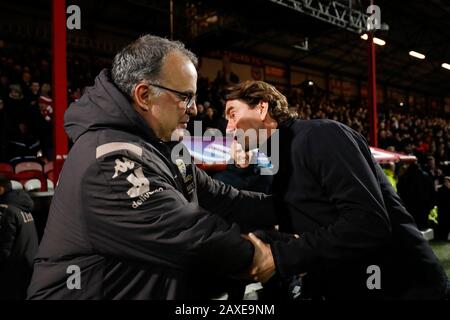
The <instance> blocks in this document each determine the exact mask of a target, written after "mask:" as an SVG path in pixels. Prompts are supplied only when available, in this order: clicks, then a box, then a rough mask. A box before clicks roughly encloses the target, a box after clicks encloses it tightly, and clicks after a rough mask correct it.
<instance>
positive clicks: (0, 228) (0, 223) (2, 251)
mask: <svg viewBox="0 0 450 320" xmlns="http://www.w3.org/2000/svg"><path fill="white" fill-rule="evenodd" d="M0 215H1V216H0V263H4V262H5V261H7V260H8V258H9V257H10V256H11V252H12V249H13V245H14V242H15V241H16V233H17V222H16V220H15V215H14V214H13V212H12V211H11V208H8V207H7V206H5V207H4V208H0Z"/></svg>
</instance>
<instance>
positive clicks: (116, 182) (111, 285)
mask: <svg viewBox="0 0 450 320" xmlns="http://www.w3.org/2000/svg"><path fill="white" fill-rule="evenodd" d="M65 128H66V131H67V133H68V135H69V137H70V138H71V139H72V140H73V141H74V146H73V148H72V149H71V151H70V154H69V156H68V158H67V160H66V162H65V164H64V168H63V170H62V173H61V176H60V179H59V184H58V187H57V189H56V191H55V195H54V197H53V200H52V204H51V208H50V213H49V218H48V222H47V226H46V229H45V234H44V237H43V239H42V242H41V245H40V247H39V252H38V254H37V257H36V259H35V265H34V273H33V278H32V281H31V285H30V287H29V290H28V296H29V298H31V299H192V298H197V297H201V296H202V294H204V292H201V290H202V289H201V286H200V285H199V281H201V280H203V281H210V278H209V277H208V274H214V275H219V276H220V275H221V276H225V275H233V274H238V273H241V272H244V271H246V270H247V268H248V267H249V266H250V264H251V262H252V258H253V246H252V245H251V243H250V242H248V241H247V240H244V238H243V237H242V236H241V230H240V228H239V227H238V226H237V225H236V224H231V222H233V221H236V222H239V223H240V224H241V225H242V226H243V227H248V228H250V227H252V226H255V227H257V226H262V227H264V226H268V225H273V224H274V223H275V221H274V217H273V215H271V213H272V212H273V211H272V210H271V208H272V200H271V198H270V197H268V196H265V195H263V194H259V193H250V192H240V191H238V190H236V189H233V188H232V187H229V186H225V185H224V184H222V183H220V182H218V181H214V180H212V179H211V178H209V177H208V176H207V175H206V174H205V173H204V172H203V171H201V170H199V169H197V168H196V167H195V166H192V165H190V164H189V163H188V160H189V159H190V157H189V155H188V154H185V155H187V156H188V157H187V159H185V160H184V161H181V160H182V159H180V158H179V157H178V153H176V154H177V156H176V157H177V159H176V164H174V163H173V162H172V161H171V152H172V150H174V149H175V148H181V149H182V144H179V143H168V144H166V143H163V142H162V141H160V140H158V139H156V138H155V136H154V134H153V133H152V131H151V130H150V128H149V127H148V126H147V125H146V123H145V122H144V120H143V119H142V118H141V117H140V116H139V114H138V113H137V112H136V111H135V110H134V108H133V107H132V106H131V105H130V103H129V101H128V100H127V99H126V98H125V96H123V94H122V93H121V92H120V91H119V90H118V89H117V88H116V87H115V86H114V84H113V83H112V82H111V80H110V76H109V72H107V71H106V70H105V71H103V72H102V73H101V74H100V75H99V76H98V77H97V79H96V83H95V85H94V87H91V88H89V89H87V91H86V93H85V95H84V96H83V97H82V98H81V99H80V100H79V101H78V102H76V103H74V104H72V106H71V107H70V108H69V110H68V111H67V113H66V116H65ZM184 152H186V153H187V151H186V150H184ZM265 213H266V214H265ZM71 266H75V269H73V267H72V269H68V268H70V267H71ZM77 267H78V268H79V269H80V270H79V271H81V273H77V271H76V268H77ZM199 273H200V274H201V276H199ZM77 274H79V277H78V276H77ZM71 275H73V276H75V278H70V279H69V277H70V276H71ZM77 279H78V280H80V282H78V283H79V284H80V289H77V281H78V280H77ZM67 281H69V284H70V286H67V283H68V282H67ZM70 281H73V282H70ZM209 286H213V283H211V282H210V283H209ZM70 288H72V289H73V290H71V289H70Z"/></svg>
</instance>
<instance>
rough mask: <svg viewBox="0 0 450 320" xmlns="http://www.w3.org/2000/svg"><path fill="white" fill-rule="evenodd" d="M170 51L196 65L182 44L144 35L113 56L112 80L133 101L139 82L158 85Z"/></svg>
mask: <svg viewBox="0 0 450 320" xmlns="http://www.w3.org/2000/svg"><path fill="white" fill-rule="evenodd" d="M173 51H178V52H181V53H182V54H183V55H185V56H186V57H187V58H188V59H189V60H190V61H191V62H192V63H193V64H194V65H195V66H197V64H198V59H197V57H196V56H195V54H193V53H192V52H191V51H189V50H188V49H186V47H185V46H184V44H183V43H181V42H179V41H171V40H168V39H165V38H161V37H157V36H153V35H150V34H147V35H144V36H142V37H140V38H139V39H137V40H136V41H134V42H132V43H130V44H129V45H128V46H126V47H125V48H123V49H122V50H121V51H120V52H119V53H117V54H116V56H115V57H114V60H113V63H112V70H111V76H112V80H113V81H114V83H115V84H116V85H117V86H118V87H119V89H120V90H122V92H124V93H125V94H127V95H128V96H129V97H130V98H132V97H133V92H134V89H135V88H136V86H137V85H138V84H139V83H141V82H142V81H148V82H153V83H155V84H159V78H160V72H161V68H162V66H163V64H164V60H165V57H166V56H167V55H168V54H169V53H171V52H173Z"/></svg>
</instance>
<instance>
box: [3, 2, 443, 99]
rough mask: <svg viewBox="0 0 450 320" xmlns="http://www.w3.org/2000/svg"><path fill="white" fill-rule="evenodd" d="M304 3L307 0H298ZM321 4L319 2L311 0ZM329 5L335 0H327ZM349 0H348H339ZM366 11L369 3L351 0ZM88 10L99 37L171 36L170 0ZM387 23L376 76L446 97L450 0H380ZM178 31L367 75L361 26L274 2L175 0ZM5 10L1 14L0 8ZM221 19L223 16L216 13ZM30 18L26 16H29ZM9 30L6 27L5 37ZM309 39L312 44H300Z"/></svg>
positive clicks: (37, 5)
mask: <svg viewBox="0 0 450 320" xmlns="http://www.w3.org/2000/svg"><path fill="white" fill-rule="evenodd" d="M299 1H300V0H299ZM309 1H312V2H314V1H315V2H318V1H320V0H309ZM320 2H321V3H323V4H325V5H326V4H329V3H330V2H331V1H329V0H321V1H320ZM339 2H341V3H343V4H346V5H348V3H349V1H339ZM350 2H351V3H352V7H353V8H354V9H356V10H361V11H365V10H366V8H367V6H368V5H369V2H368V1H358V0H353V1H350ZM67 3H68V5H69V4H77V5H79V6H80V8H81V10H82V22H83V28H84V30H83V32H85V33H86V32H87V33H88V34H90V35H92V37H95V34H96V32H97V31H98V30H103V31H104V30H108V32H110V33H111V34H117V35H120V36H121V37H122V38H123V39H124V42H125V39H132V38H134V37H136V36H137V35H140V34H143V33H147V32H151V33H155V34H159V35H163V36H169V35H170V32H169V3H170V0H127V1H105V0H89V1H88V0H78V1H77V0H72V1H67ZM192 4H193V5H194V6H195V9H196V10H197V13H196V14H197V16H198V17H203V18H204V21H203V22H204V23H203V27H201V28H197V29H196V30H195V31H194V32H195V36H192V30H191V29H190V24H189V21H190V20H189V19H188V18H187V16H186V11H187V10H186V8H188V7H189V6H190V5H192ZM376 4H377V5H379V6H380V8H381V22H383V23H386V24H387V25H389V30H388V31H377V33H376V35H375V36H376V37H379V38H381V39H383V40H385V41H386V45H385V46H383V47H380V46H377V82H378V83H379V84H381V85H388V86H392V87H397V88H400V89H404V90H406V91H411V92H418V93H423V94H426V95H430V96H438V97H445V96H449V93H450V70H446V69H444V68H442V67H441V64H442V63H444V62H447V63H450V2H449V1H445V0H428V1H425V0H418V1H409V2H403V1H388V0H380V1H376ZM173 5H174V35H175V38H177V39H181V40H184V41H186V42H187V43H188V44H189V46H190V47H192V48H193V49H194V50H196V51H197V52H198V53H204V52H206V51H208V50H218V49H219V50H220V49H226V50H230V51H236V52H241V53H246V54H250V55H254V56H259V57H263V58H267V59H271V60H276V61H280V62H283V63H286V64H287V65H289V64H290V65H298V66H303V67H308V68H311V69H316V70H321V71H324V72H329V73H330V74H335V75H342V76H346V77H350V78H354V79H360V80H362V81H365V80H366V79H367V41H364V40H362V39H361V38H360V36H359V35H358V34H356V33H354V32H350V31H347V30H345V29H342V28H338V27H336V26H334V25H331V24H329V23H327V22H323V21H320V20H317V19H315V18H312V17H310V16H308V15H306V14H303V13H301V12H298V11H295V10H292V9H290V8H287V7H285V6H281V5H279V4H277V3H274V2H273V1H271V0H245V1H239V2H238V1H229V0H202V1H200V0H191V1H188V0H173ZM0 12H3V15H4V14H9V13H10V12H12V13H16V14H20V13H21V12H28V13H30V12H32V13H33V15H32V16H30V15H29V14H28V16H29V17H30V19H33V21H35V20H36V19H44V20H47V21H50V1H49V0H47V1H39V2H38V1H32V0H22V1H20V2H15V3H11V2H0ZM0 16H2V14H0ZM216 17H217V19H216ZM24 19H25V18H24ZM1 36H4V34H2V33H1V30H0V37H1ZM306 38H307V39H308V45H309V50H308V51H304V50H302V49H299V46H301V45H302V44H303V42H304V41H305V39H306ZM411 50H414V51H418V52H421V53H423V54H425V55H426V59H424V60H419V59H415V58H413V57H411V56H409V55H408V52H409V51H411Z"/></svg>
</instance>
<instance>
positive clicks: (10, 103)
mask: <svg viewBox="0 0 450 320" xmlns="http://www.w3.org/2000/svg"><path fill="white" fill-rule="evenodd" d="M6 106H7V108H8V110H9V111H8V112H9V115H10V116H11V122H12V123H14V124H18V123H19V122H20V121H21V120H23V119H27V118H28V115H27V111H28V109H27V107H26V101H25V100H24V96H23V93H22V89H21V87H20V85H18V84H12V85H10V86H9V96H8V99H7V101H6Z"/></svg>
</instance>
